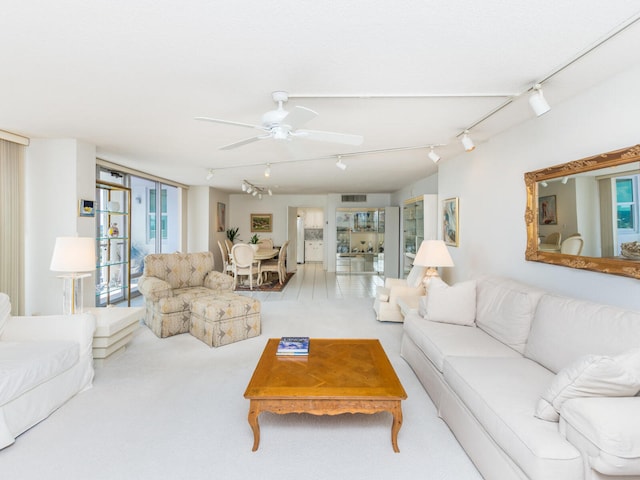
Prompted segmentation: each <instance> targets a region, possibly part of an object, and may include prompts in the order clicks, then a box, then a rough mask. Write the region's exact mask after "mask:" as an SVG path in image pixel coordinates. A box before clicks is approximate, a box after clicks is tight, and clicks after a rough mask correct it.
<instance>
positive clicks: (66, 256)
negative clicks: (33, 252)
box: [50, 237, 96, 315]
mask: <svg viewBox="0 0 640 480" xmlns="http://www.w3.org/2000/svg"><path fill="white" fill-rule="evenodd" d="M50 269H51V271H53V272H61V275H58V276H59V277H60V278H62V279H63V281H64V284H63V290H62V313H63V314H64V315H73V314H74V313H82V279H83V278H85V277H89V276H91V273H90V272H92V271H94V270H95V269H96V241H95V238H91V237H58V238H56V244H55V247H54V248H53V256H52V257H51V266H50Z"/></svg>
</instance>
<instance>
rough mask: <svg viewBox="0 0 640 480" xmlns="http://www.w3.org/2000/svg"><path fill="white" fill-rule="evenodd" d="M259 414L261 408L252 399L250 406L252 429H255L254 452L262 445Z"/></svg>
mask: <svg viewBox="0 0 640 480" xmlns="http://www.w3.org/2000/svg"><path fill="white" fill-rule="evenodd" d="M258 415H260V409H259V408H258V406H257V405H256V404H255V402H254V401H253V400H251V404H250V406H249V425H250V426H251V430H253V448H252V449H251V451H252V452H255V451H256V450H258V445H260V425H259V424H258Z"/></svg>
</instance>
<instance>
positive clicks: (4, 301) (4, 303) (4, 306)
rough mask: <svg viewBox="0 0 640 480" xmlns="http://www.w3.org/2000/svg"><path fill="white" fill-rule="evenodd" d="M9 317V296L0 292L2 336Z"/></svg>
mask: <svg viewBox="0 0 640 480" xmlns="http://www.w3.org/2000/svg"><path fill="white" fill-rule="evenodd" d="M10 315H11V301H10V300H9V295H7V294H6V293H2V292H0V335H2V331H3V330H4V326H5V324H6V323H7V319H8V318H9V316H10Z"/></svg>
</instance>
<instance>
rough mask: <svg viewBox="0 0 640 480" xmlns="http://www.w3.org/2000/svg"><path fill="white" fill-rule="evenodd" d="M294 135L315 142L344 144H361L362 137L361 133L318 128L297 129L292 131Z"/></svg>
mask: <svg viewBox="0 0 640 480" xmlns="http://www.w3.org/2000/svg"><path fill="white" fill-rule="evenodd" d="M292 135H293V136H295V137H301V138H305V139H307V140H315V141H317V142H331V143H342V144H345V145H362V142H363V141H364V137H363V136H362V135H352V134H349V133H336V132H321V131H319V130H297V131H295V132H294V133H292Z"/></svg>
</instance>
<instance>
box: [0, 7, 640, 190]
mask: <svg viewBox="0 0 640 480" xmlns="http://www.w3.org/2000/svg"><path fill="white" fill-rule="evenodd" d="M639 17H640V3H639V2H638V0H618V1H616V2H603V1H601V0H581V1H578V0H566V1H559V0H542V1H537V2H525V1H520V0H517V1H505V0H483V1H482V2H478V1H473V0H460V1H450V2H442V1H435V0H415V1H393V2H392V1H390V0H385V1H383V0H377V1H372V0H367V1H364V0H356V1H349V2H344V1H343V0H342V1H338V0H324V1H322V2H317V1H307V0H278V1H277V2H264V1H258V0H246V1H236V2H229V1H218V0H186V1H184V2H175V1H168V0H153V1H147V0H144V1H142V0H126V1H125V0H110V1H94V2H87V1H86V0H82V1H81V0H59V1H56V2H50V1H45V0H39V1H36V0H5V1H3V15H2V17H1V18H0V58H1V59H2V62H3V69H2V75H0V129H3V130H7V131H10V132H13V133H18V134H22V135H25V136H28V137H31V138H77V139H79V140H82V141H86V142H89V143H91V144H95V145H96V146H97V149H98V155H99V157H100V158H103V159H106V160H110V161H113V162H116V163H120V164H123V165H126V166H129V167H132V168H137V169H139V170H143V171H146V172H148V173H152V174H155V175H158V176H161V177H165V178H168V179H171V180H175V181H178V182H182V183H185V184H188V185H206V184H208V185H211V186H214V187H217V188H220V189H223V190H226V191H230V192H238V191H240V184H241V182H242V180H243V179H247V180H249V181H251V182H252V183H254V184H257V185H267V186H269V187H271V188H272V189H273V190H274V192H275V193H300V192H303V193H328V192H344V193H356V192H371V193H374V192H392V191H395V190H397V189H399V188H402V187H403V186H405V185H407V184H409V183H411V182H412V181H415V180H416V179H418V178H423V177H426V176H428V175H430V174H432V173H434V172H435V171H436V168H437V167H436V165H435V164H434V163H433V162H432V161H431V160H429V159H428V157H427V153H428V151H429V150H428V149H426V148H415V149H410V150H396V149H401V148H404V147H421V146H425V145H429V144H443V145H445V146H443V147H438V148H437V149H436V151H437V152H438V153H439V154H440V155H441V156H442V158H443V159H442V161H443V162H445V161H446V159H447V158H450V157H452V156H455V155H458V154H460V153H461V152H462V147H461V145H460V143H459V142H458V140H457V139H456V136H457V135H458V134H459V133H460V132H461V131H462V130H464V129H465V128H467V127H468V126H470V125H473V124H474V123H476V122H477V121H478V120H479V119H481V118H483V117H484V116H485V115H486V114H488V113H489V112H491V111H492V110H493V109H495V108H496V107H498V106H500V105H501V104H503V103H504V102H505V101H507V100H508V99H509V98H511V97H513V96H516V98H515V99H514V101H513V103H512V104H510V105H509V106H508V107H506V108H504V109H503V110H501V111H500V112H499V113H497V114H496V115H494V116H493V117H491V118H490V119H489V120H487V121H485V122H481V123H480V124H479V125H477V126H476V127H475V128H473V129H472V131H471V133H472V136H473V138H474V140H475V142H476V144H478V146H479V147H478V148H481V145H482V142H484V141H486V140H487V139H489V138H490V137H491V136H493V135H495V134H497V133H499V132H501V131H503V130H505V129H508V128H510V127H511V126H513V125H516V124H518V123H521V122H523V121H526V120H529V119H532V118H534V115H533V113H532V112H531V111H530V109H529V108H528V104H527V102H526V98H524V97H526V95H523V96H522V97H517V96H518V95H520V94H522V93H524V92H526V91H527V90H528V89H529V88H531V86H532V85H533V84H534V83H535V82H537V81H539V80H542V79H545V78H546V77H547V76H548V75H550V74H553V73H554V72H556V71H557V70H558V69H559V68H561V67H562V66H564V65H566V64H567V63H569V62H570V61H571V60H573V59H575V58H577V57H578V56H580V55H581V54H582V53H584V52H586V51H587V50H589V49H591V48H592V47H593V46H595V45H597V44H598V43H599V42H600V41H601V40H602V39H604V38H606V37H608V36H609V35H610V34H611V33H612V32H614V31H616V30H617V29H619V28H620V27H621V26H623V25H625V24H627V23H631V22H633V21H634V20H635V19H637V18H639ZM638 51H640V22H637V23H634V24H632V25H631V26H630V27H629V28H627V29H626V30H624V31H623V32H622V33H620V34H619V35H616V36H615V37H614V38H613V39H611V40H609V41H608V42H606V43H605V44H604V45H602V46H600V47H598V48H596V49H595V50H593V51H592V52H591V53H588V54H587V55H586V56H584V57H583V58H582V59H580V60H579V61H578V62H576V63H575V64H573V65H570V66H569V67H567V68H566V69H564V70H562V71H561V72H560V73H558V74H557V75H554V76H553V77H552V78H551V79H549V81H548V82H545V84H544V92H545V96H546V98H547V99H548V101H549V103H551V105H552V106H553V105H554V104H556V105H557V104H558V103H560V102H562V101H563V100H565V99H567V98H569V97H571V96H572V95H575V94H576V93H579V92H580V91H582V90H584V89H586V88H589V87H590V86H592V85H594V84H596V83H598V82H600V81H602V80H604V79H605V78H607V77H609V76H611V75H614V74H615V73H616V72H619V71H621V70H623V69H626V68H628V67H629V66H631V65H633V64H637V63H638V61H640V57H638V55H637V52H638ZM274 90H285V91H287V92H289V93H290V95H291V97H292V98H291V99H290V100H289V102H288V103H287V104H286V105H285V108H286V109H291V108H293V107H294V106H296V105H300V106H305V107H308V108H311V109H313V110H315V111H316V112H318V114H319V116H318V117H317V118H315V119H313V120H312V121H311V122H309V123H308V124H307V125H305V127H306V128H309V129H314V130H327V131H334V132H343V133H354V134H359V135H363V136H364V143H363V144H362V145H360V146H357V147H353V146H345V145H340V144H332V143H320V142H313V141H309V140H303V139H295V140H294V141H292V142H279V141H275V140H271V139H270V140H262V141H259V142H256V143H253V144H250V145H246V146H244V147H241V148H238V149H235V150H231V151H221V150H219V147H220V146H223V145H226V144H229V143H233V142H236V141H239V140H242V139H244V138H247V137H251V136H253V135H255V134H256V133H257V131H253V130H250V129H246V128H241V127H236V126H229V125H220V124H214V123H208V122H198V121H196V120H194V117H198V116H207V117H215V118H223V119H228V120H233V121H238V122H243V123H250V124H256V123H259V122H260V118H261V116H262V114H263V113H265V112H266V111H269V110H272V109H274V108H275V106H276V105H275V104H274V103H273V101H272V100H271V92H272V91H274ZM491 95H496V96H491ZM552 114H553V110H552V112H551V113H550V114H548V115H552ZM543 118H544V117H543ZM543 118H541V119H539V120H538V121H542V120H543ZM387 149H389V150H391V151H389V152H383V153H368V154H362V155H355V156H349V154H352V153H356V152H371V151H377V150H387ZM339 154H344V155H345V157H344V162H345V163H346V164H347V165H348V168H347V170H345V171H341V170H339V169H337V168H336V167H335V166H334V163H335V160H336V157H335V156H336V155H339ZM292 161H293V162H292ZM267 163H271V164H272V175H271V177H270V178H269V179H265V177H264V176H263V171H264V169H265V165H266V164H267ZM210 168H213V169H215V172H214V175H213V177H212V178H211V179H210V180H206V175H207V172H208V170H209V169H210Z"/></svg>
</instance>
